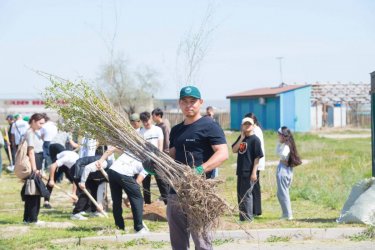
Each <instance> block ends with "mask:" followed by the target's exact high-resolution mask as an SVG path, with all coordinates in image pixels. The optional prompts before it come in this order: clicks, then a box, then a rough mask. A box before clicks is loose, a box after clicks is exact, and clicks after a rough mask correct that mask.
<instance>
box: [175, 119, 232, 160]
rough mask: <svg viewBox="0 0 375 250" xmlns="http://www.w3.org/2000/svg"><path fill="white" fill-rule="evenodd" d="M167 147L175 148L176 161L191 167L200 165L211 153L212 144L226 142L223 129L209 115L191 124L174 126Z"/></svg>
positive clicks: (212, 152)
mask: <svg viewBox="0 0 375 250" xmlns="http://www.w3.org/2000/svg"><path fill="white" fill-rule="evenodd" d="M169 140H170V144H169V148H175V149H176V159H175V160H176V161H177V162H181V163H183V164H187V165H189V166H191V167H193V166H199V165H202V164H203V163H204V162H206V161H207V160H208V159H209V158H210V157H211V156H212V155H213V154H214V151H213V149H212V145H220V144H226V143H227V142H226V139H225V135H224V132H223V130H222V129H221V127H220V126H219V124H217V123H216V122H214V121H213V120H212V119H211V118H209V117H202V118H200V119H199V120H197V121H195V122H194V123H192V124H189V125H184V123H183V122H182V123H180V124H177V125H176V126H174V127H173V128H172V130H171V133H170V137H169Z"/></svg>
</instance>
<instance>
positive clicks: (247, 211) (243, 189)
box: [237, 176, 253, 221]
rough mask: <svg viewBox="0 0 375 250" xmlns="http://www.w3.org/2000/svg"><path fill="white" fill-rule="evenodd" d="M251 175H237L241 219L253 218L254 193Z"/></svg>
mask: <svg viewBox="0 0 375 250" xmlns="http://www.w3.org/2000/svg"><path fill="white" fill-rule="evenodd" d="M251 184H252V183H251V181H250V176H246V177H244V176H237V200H238V205H239V210H240V221H244V220H252V219H253V195H252V190H251V188H252V185H251Z"/></svg>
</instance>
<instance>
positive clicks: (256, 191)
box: [245, 113, 266, 216]
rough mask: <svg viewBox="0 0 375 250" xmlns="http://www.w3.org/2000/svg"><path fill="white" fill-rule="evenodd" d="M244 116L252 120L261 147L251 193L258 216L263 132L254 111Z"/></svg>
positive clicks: (259, 209) (260, 202) (264, 152)
mask: <svg viewBox="0 0 375 250" xmlns="http://www.w3.org/2000/svg"><path fill="white" fill-rule="evenodd" d="M245 117H249V118H251V119H253V120H254V134H255V135H256V136H257V137H258V138H259V140H260V146H261V148H262V152H263V157H262V158H260V159H259V164H258V169H257V178H258V181H257V182H256V183H255V185H254V188H253V191H252V195H253V215H254V216H260V215H262V195H261V186H260V180H259V173H260V171H263V170H264V169H265V166H266V151H265V150H264V139H263V132H262V129H261V128H260V124H259V122H258V119H257V117H256V116H255V114H254V113H248V114H246V115H245Z"/></svg>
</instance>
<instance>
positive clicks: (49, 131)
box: [40, 121, 57, 141]
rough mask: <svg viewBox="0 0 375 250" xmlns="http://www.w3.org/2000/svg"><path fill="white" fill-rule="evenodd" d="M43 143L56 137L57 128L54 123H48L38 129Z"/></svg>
mask: <svg viewBox="0 0 375 250" xmlns="http://www.w3.org/2000/svg"><path fill="white" fill-rule="evenodd" d="M40 133H41V134H42V136H43V139H44V141H52V139H53V138H55V136H56V135H57V126H56V124H55V123H54V122H51V121H48V122H46V123H45V124H44V125H43V127H42V128H41V129H40Z"/></svg>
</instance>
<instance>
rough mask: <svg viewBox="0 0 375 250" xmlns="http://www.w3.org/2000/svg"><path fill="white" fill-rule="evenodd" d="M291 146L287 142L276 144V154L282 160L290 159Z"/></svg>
mask: <svg viewBox="0 0 375 250" xmlns="http://www.w3.org/2000/svg"><path fill="white" fill-rule="evenodd" d="M289 153H290V148H289V146H288V145H286V144H285V143H278V144H277V146H276V154H277V155H278V156H279V157H280V160H282V161H288V160H289Z"/></svg>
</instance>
